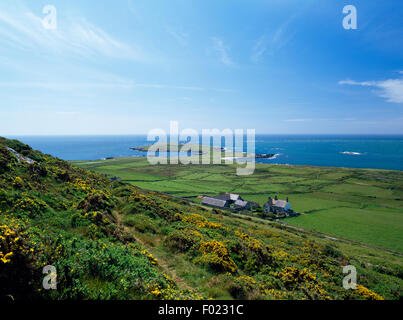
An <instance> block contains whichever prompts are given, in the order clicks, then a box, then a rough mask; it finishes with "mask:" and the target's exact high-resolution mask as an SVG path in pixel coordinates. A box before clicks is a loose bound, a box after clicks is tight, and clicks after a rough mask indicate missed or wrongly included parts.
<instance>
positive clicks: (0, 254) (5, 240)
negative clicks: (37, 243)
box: [0, 216, 32, 264]
mask: <svg viewBox="0 0 403 320" xmlns="http://www.w3.org/2000/svg"><path fill="white" fill-rule="evenodd" d="M4 220H5V222H4V224H1V225H0V264H8V263H11V262H12V258H13V257H14V256H16V255H18V254H28V253H30V252H31V251H32V249H29V248H26V247H25V245H24V242H23V237H24V236H25V233H24V232H23V231H22V230H23V226H24V222H23V221H22V220H20V219H16V218H14V217H8V216H7V217H5V219H4Z"/></svg>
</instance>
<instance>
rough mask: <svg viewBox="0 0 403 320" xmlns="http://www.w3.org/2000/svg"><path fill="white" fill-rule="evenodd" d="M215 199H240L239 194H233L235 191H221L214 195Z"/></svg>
mask: <svg viewBox="0 0 403 320" xmlns="http://www.w3.org/2000/svg"><path fill="white" fill-rule="evenodd" d="M216 199H221V200H230V201H237V200H239V199H241V196H240V195H239V194H235V193H223V194H220V195H218V196H217V197H216Z"/></svg>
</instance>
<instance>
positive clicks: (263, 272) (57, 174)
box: [0, 139, 403, 299]
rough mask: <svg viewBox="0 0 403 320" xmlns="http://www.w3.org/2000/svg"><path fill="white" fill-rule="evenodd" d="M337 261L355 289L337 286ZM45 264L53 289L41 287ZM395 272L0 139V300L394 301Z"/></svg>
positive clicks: (384, 262)
mask: <svg viewBox="0 0 403 320" xmlns="http://www.w3.org/2000/svg"><path fill="white" fill-rule="evenodd" d="M7 147H11V148H13V149H14V150H15V151H16V152H17V153H18V154H19V155H23V156H24V157H29V158H30V159H32V160H34V161H35V163H33V164H32V163H31V164H30V163H28V162H25V161H20V162H19V161H18V159H17V157H16V156H15V155H14V154H13V152H11V151H10V150H9V149H7ZM107 163H108V162H105V164H107ZM109 163H110V164H111V168H112V167H114V166H113V165H112V164H113V163H112V162H109ZM137 165H141V162H131V163H130V166H131V168H134V167H136V166H137ZM112 170H113V169H112ZM115 170H116V168H115ZM149 170H156V169H149ZM168 170H169V169H168ZM217 170H218V169H217ZM118 172H119V169H117V170H116V173H114V174H115V175H119V176H121V174H117V173H118ZM142 174H143V176H144V180H147V178H149V177H150V176H152V175H153V173H152V172H150V171H147V170H145V171H144V172H143V173H142ZM195 174H197V173H195ZM156 176H158V175H156ZM200 181H202V179H200ZM161 188H162V186H161ZM210 191H211V192H212V191H213V190H210ZM349 264H352V265H354V266H356V268H357V271H358V282H359V285H358V287H357V289H355V290H345V289H343V287H342V279H343V277H344V275H343V273H342V267H343V266H344V265H349ZM46 265H53V266H54V267H55V268H56V270H57V290H44V289H43V288H42V280H43V276H44V275H43V274H42V268H43V267H44V266H46ZM402 274H403V273H402V258H401V257H400V256H396V255H391V254H389V253H387V252H384V251H381V250H376V249H371V248H364V247H361V246H354V245H352V244H349V243H334V242H332V241H330V240H326V239H321V238H316V237H314V236H313V235H311V234H309V233H302V232H298V231H296V230H293V229H287V228H285V227H284V226H282V225H279V224H268V223H266V222H262V221H257V220H255V218H246V217H242V216H238V215H233V214H230V213H225V212H221V211H217V210H213V211H211V210H207V209H204V208H202V207H199V206H198V205H197V204H192V203H188V202H187V201H183V200H180V199H175V198H172V197H169V196H165V195H161V194H158V193H156V192H152V191H145V190H143V189H140V188H138V187H135V186H132V185H130V184H125V183H120V182H113V183H112V182H110V181H109V180H108V179H106V178H105V177H104V176H102V175H99V174H97V173H93V172H90V171H86V170H84V169H81V168H77V167H74V166H72V165H71V164H70V163H68V162H65V161H62V160H59V159H56V158H53V157H51V156H49V155H44V154H41V153H40V152H37V151H33V150H32V149H31V148H30V147H29V146H26V145H24V144H22V143H20V142H18V141H10V140H6V139H0V297H1V298H3V299H24V298H25V299H26V298H30V299H196V298H213V299H221V298H227V299H241V298H242V299H244V298H246V299H381V298H386V299H398V298H399V297H400V296H401V292H402V284H403V281H402Z"/></svg>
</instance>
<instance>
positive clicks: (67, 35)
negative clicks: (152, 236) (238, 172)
mask: <svg viewBox="0 0 403 320" xmlns="http://www.w3.org/2000/svg"><path fill="white" fill-rule="evenodd" d="M48 4H51V5H53V6H54V7H55V8H56V9H57V29H55V30H48V29H45V28H44V27H43V23H42V19H43V18H44V17H45V16H46V14H43V13H42V9H43V7H44V6H45V5H48ZM348 4H352V5H354V6H355V7H356V8H357V15H358V29H357V30H345V29H344V28H343V26H342V21H343V18H344V16H345V15H344V14H343V12H342V10H343V7H344V6H345V5H348ZM402 16H403V2H401V1H377V0H372V1H353V0H351V1H338V0H336V1H333V0H332V1H324V0H306V1H301V0H272V1H269V0H266V1H265V0H242V1H241V0H220V1H218V0H170V1H166V0H147V1H140V0H121V1H120V0H116V1H103V0H97V1H96V2H95V1H92V0H80V1H62V0H46V1H41V0H36V1H16V0H13V1H8V0H2V1H1V3H0V135H46V134H50V135H53V134H58V135H59V134H60V135H64V134H136V133H147V132H148V131H149V130H150V129H153V128H168V126H169V121H170V120H178V121H179V125H180V128H182V129H183V128H189V127H190V128H194V129H196V130H201V129H202V128H219V129H224V128H231V129H236V128H240V129H241V128H243V129H247V128H254V129H256V132H257V133H283V134H284V133H290V134H293V133H378V134H379V133H403V125H402V124H403V23H402Z"/></svg>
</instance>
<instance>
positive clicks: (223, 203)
mask: <svg viewBox="0 0 403 320" xmlns="http://www.w3.org/2000/svg"><path fill="white" fill-rule="evenodd" d="M202 204H206V205H209V206H213V207H217V208H225V207H228V206H229V204H228V200H221V199H216V198H210V197H204V198H203V201H202Z"/></svg>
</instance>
